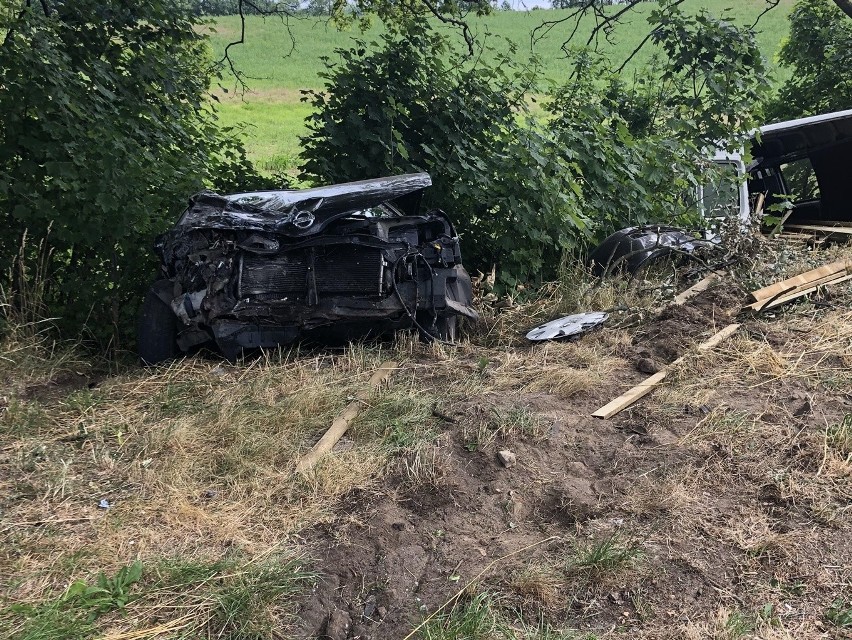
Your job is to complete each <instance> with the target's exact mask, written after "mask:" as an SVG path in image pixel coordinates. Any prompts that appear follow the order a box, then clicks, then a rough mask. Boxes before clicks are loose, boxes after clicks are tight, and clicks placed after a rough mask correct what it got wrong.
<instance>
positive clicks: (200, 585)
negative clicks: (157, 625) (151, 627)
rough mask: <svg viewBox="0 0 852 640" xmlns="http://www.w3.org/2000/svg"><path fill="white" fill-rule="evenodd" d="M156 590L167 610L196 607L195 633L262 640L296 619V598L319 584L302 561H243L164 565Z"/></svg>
mask: <svg viewBox="0 0 852 640" xmlns="http://www.w3.org/2000/svg"><path fill="white" fill-rule="evenodd" d="M158 572H159V574H160V578H159V580H158V581H157V582H156V584H155V585H154V587H155V591H156V593H157V595H158V596H159V598H160V599H163V598H164V596H165V597H167V598H168V600H169V601H170V602H171V603H172V604H171V605H163V606H164V608H166V609H168V608H169V607H170V606H171V607H174V609H175V611H176V612H178V611H180V613H184V612H183V609H185V608H186V607H187V606H188V605H190V604H192V605H193V606H194V618H195V619H194V621H193V623H192V625H190V626H192V627H194V628H197V629H206V631H207V636H208V637H211V638H223V637H224V638H230V639H232V640H261V639H263V638H269V637H272V636H275V635H276V633H277V627H279V626H280V625H281V624H282V623H284V622H287V621H288V620H289V619H290V618H291V616H292V613H293V606H292V598H293V596H295V595H296V594H297V593H299V592H300V591H301V589H302V588H303V587H304V586H306V585H308V584H311V583H313V581H314V580H315V579H316V575H315V574H314V573H312V572H310V571H308V570H307V569H306V568H305V566H304V562H303V560H302V559H301V558H298V557H293V556H273V557H270V558H265V559H262V560H260V561H243V560H242V559H241V558H240V557H239V556H232V557H228V558H223V559H220V560H217V561H214V562H209V563H208V562H199V561H183V560H177V561H164V562H162V563H161V564H160V566H159V567H158Z"/></svg>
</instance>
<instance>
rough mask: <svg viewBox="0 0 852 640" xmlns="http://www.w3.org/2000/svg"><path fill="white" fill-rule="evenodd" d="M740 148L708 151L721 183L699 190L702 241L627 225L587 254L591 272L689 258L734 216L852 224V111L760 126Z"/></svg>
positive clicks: (744, 220) (824, 226)
mask: <svg viewBox="0 0 852 640" xmlns="http://www.w3.org/2000/svg"><path fill="white" fill-rule="evenodd" d="M749 151H750V157H751V161H750V162H749V163H748V164H746V161H745V158H744V156H745V154H744V150H741V151H740V152H728V151H726V150H724V149H721V148H720V149H715V150H713V151H712V154H711V157H708V160H711V161H712V162H713V164H714V165H716V167H717V168H718V169H719V174H720V176H719V179H718V180H717V181H715V182H714V183H713V184H704V185H699V186H698V187H697V189H696V194H695V197H696V203H697V205H698V213H699V214H700V215H701V217H702V218H703V219H704V221H705V223H706V229H705V230H704V232H703V234H702V235H703V237H701V238H699V237H698V236H696V235H695V234H691V233H689V232H687V231H684V230H679V229H675V228H673V227H665V226H661V225H647V226H644V227H631V228H628V229H622V230H620V231H617V232H615V233H614V234H612V235H611V236H609V237H608V238H606V239H605V240H604V241H603V242H602V243H601V245H600V246H599V247H598V248H596V249H595V251H593V252H592V254H591V255H590V263H591V267H592V269H593V271H594V272H595V273H596V274H598V275H602V274H604V273H610V272H612V271H614V270H616V269H624V270H626V271H628V272H630V273H634V272H635V271H636V270H637V269H639V268H641V267H642V266H644V265H646V264H647V263H649V262H652V261H654V260H656V259H658V258H661V257H671V256H674V255H686V256H688V255H691V254H692V252H693V251H694V250H695V249H697V248H702V247H709V246H712V243H714V242H717V241H718V228H719V227H720V226H721V225H722V224H724V221H725V220H730V219H733V220H735V221H738V224H739V225H740V226H741V227H743V228H745V227H747V226H748V225H750V224H752V222H754V221H758V222H759V221H760V219H761V217H762V216H763V215H764V214H765V213H766V212H769V211H773V210H777V209H779V208H780V209H782V210H784V211H785V212H786V213H785V214H784V215H783V216H780V219H781V220H782V221H783V222H784V224H785V225H786V226H788V227H791V228H796V227H799V228H802V229H804V230H811V229H816V230H822V231H831V230H832V229H837V230H838V232H840V231H841V230H842V229H843V228H844V227H849V226H850V223H852V207H849V204H848V203H849V196H850V187H849V180H848V177H847V173H848V169H849V166H850V164H852V109H848V110H845V111H837V112H833V113H824V114H821V115H817V116H811V117H808V118H799V119H797V120H789V121H786V122H778V123H775V124H769V125H765V126H763V127H760V129H758V130H756V131H754V132H753V133H752V136H751V141H750V142H749Z"/></svg>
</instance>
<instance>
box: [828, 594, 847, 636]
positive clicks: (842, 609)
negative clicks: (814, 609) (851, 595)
mask: <svg viewBox="0 0 852 640" xmlns="http://www.w3.org/2000/svg"><path fill="white" fill-rule="evenodd" d="M824 617H825V619H826V621H828V622H830V623H831V624H833V625H834V626H835V627H840V628H841V629H852V601H850V600H843V599H839V600H835V601H834V603H833V604H832V605H831V607H829V608H828V609H826V611H825V614H824Z"/></svg>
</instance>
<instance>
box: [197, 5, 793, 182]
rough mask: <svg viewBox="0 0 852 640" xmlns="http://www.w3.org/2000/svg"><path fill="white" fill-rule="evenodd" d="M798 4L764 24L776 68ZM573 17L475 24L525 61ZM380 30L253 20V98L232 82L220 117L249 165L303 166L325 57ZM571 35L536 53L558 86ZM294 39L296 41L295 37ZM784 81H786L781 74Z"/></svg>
mask: <svg viewBox="0 0 852 640" xmlns="http://www.w3.org/2000/svg"><path fill="white" fill-rule="evenodd" d="M793 4H794V0H781V3H780V5H779V6H778V7H777V8H775V9H773V10H772V11H770V12H769V13H768V14H766V15H765V16H763V18H762V19H761V21H760V23H759V25H758V27H757V32H758V34H757V35H758V40H759V42H760V44H761V46H762V47H763V51H764V52H765V55H766V58H767V59H768V60H769V62H770V65H773V66H774V63H775V59H776V56H777V53H778V49H779V47H780V45H781V42H782V41H783V39H784V37H785V36H786V34H787V30H788V23H787V16H788V15H789V13H790V10H791V9H792V6H793ZM652 7H653V4H652V3H647V4H646V5H641V7H640V8H638V9H636V10H635V13H634V14H632V15H631V17H630V19H629V21H626V22H625V23H624V24H622V25H621V26H620V27H619V28H617V29H616V31H615V32H614V34H613V38H612V42H601V43H600V49H601V50H602V51H605V52H606V53H607V55H609V56H610V57H611V59H612V60H614V61H621V60H624V59H625V58H626V57H627V56H628V55H629V53H630V52H631V51H632V50H633V49H634V48H635V47H636V45H637V44H638V43H639V41H640V40H641V38H642V37H643V36H644V35H645V34H646V33H647V22H646V20H647V15H648V13H649V12H650V10H651V8H652ZM683 7H684V10H685V11H687V12H690V11H695V10H697V9H699V8H701V7H704V8H706V9H707V10H708V11H710V12H711V13H713V14H716V15H719V14H721V13H722V12H725V15H727V16H729V18H730V19H731V20H732V21H733V22H735V23H736V24H739V25H746V26H749V25H751V24H752V23H753V22H754V20H755V18H756V17H757V15H758V14H759V13H760V12H761V11H762V10H763V9H764V8H765V7H766V2H765V0H687V1H686V2H685V3H684V5H683ZM568 13H569V11H567V10H563V11H557V10H537V11H529V12H521V11H499V12H496V13H494V14H492V15H490V16H485V17H482V18H472V19H471V23H472V25H473V28H474V31H475V32H476V34H477V36H478V37H479V39H480V41H484V42H485V43H486V44H487V45H489V46H491V47H494V48H495V49H497V50H502V51H508V50H509V47H510V44H509V43H510V42H511V43H514V44H515V45H517V47H518V49H517V53H516V55H517V56H518V58H519V59H521V60H524V59H526V58H528V57H529V55H530V53H531V46H530V34H531V32H532V31H533V29H535V27H537V26H538V25H540V24H542V23H543V22H545V21H548V20H554V19H558V18H560V17H564V16H566V15H568ZM213 27H214V29H215V31H214V33H212V40H211V45H212V49H213V53H214V55H217V56H221V53H222V51H223V49H224V47H225V45H226V44H227V43H228V42H230V41H232V40H234V39H236V38H237V37H238V34H239V20H238V18H236V17H235V16H229V17H223V18H219V19H217V20H216V22H215V24H214V25H213ZM590 28H591V22H590V21H588V22H586V23H585V24H584V25H583V26H582V27H581V30H580V32H578V36H577V37H576V39H575V42H577V43H581V42H585V37H584V36H583V32H584V31H585V33H588V32H589V30H590ZM380 30H381V27H380V26H378V25H374V26H373V27H372V28H371V29H370V30H369V31H368V32H366V33H361V31H360V30H358V29H355V28H353V29H350V30H347V31H338V30H337V29H336V28H335V27H334V26H333V25H331V24H329V23H328V21H327V20H326V19H323V18H304V19H294V20H291V21H290V23H289V25H287V24H284V23H283V22H282V21H281V20H279V19H263V18H260V17H250V18H249V19H248V21H247V27H246V43H245V44H243V45H240V46H238V47H233V48H232V54H233V55H232V57H233V59H234V60H235V61H236V63H237V66H238V68H239V69H240V70H241V71H242V72H243V73H245V74H246V76H247V77H248V84H249V87H250V89H249V91H248V92H247V93H245V94H244V95H239V94H237V93H235V92H234V83H233V80H232V79H229V78H225V80H223V85H224V86H225V88H226V89H228V93H227V94H225V93H224V92H222V93H220V94H219V97H220V99H221V105H220V114H221V119H222V122H223V123H224V124H226V125H245V128H244V133H243V135H244V137H245V141H246V145H247V148H248V150H249V154H250V157H251V158H252V160H254V161H255V162H256V163H257V164H258V166H259V167H260V168H261V169H263V170H265V171H273V170H276V169H286V168H290V167H292V166H294V165H295V164H296V163H297V159H298V155H299V147H300V146H299V140H298V137H299V136H300V135H302V134H303V133H304V132H305V126H304V119H305V117H306V116H307V115H309V114H310V111H311V108H310V106H309V105H307V104H305V103H303V102H301V97H302V94H301V90H303V89H317V88H321V87H322V86H323V85H322V79H321V78H320V77H319V74H320V72H321V71H322V70H323V68H324V67H323V62H322V58H323V57H324V56H327V57H329V58H330V59H331V60H334V58H335V54H334V50H335V49H336V48H341V47H348V46H350V45H351V44H352V43H353V42H354V40H355V39H363V40H365V41H366V42H367V43H369V42H371V41H373V40H375V39H376V37H377V36H378V35H379V34H380ZM567 33H568V27H567V26H566V25H562V26H557V27H555V28H554V29H552V30H551V31H550V32H549V33H548V34H547V36H546V37H544V38H543V39H541V40H539V41H538V42H537V43H536V45H535V47H534V48H533V51H534V52H535V54H536V55H537V56H539V58H540V59H541V61H542V73H543V76H544V78H543V79H546V80H550V81H554V82H559V81H561V80H563V79H564V78H565V77H566V74H567V69H566V63H565V59H564V54H563V52H562V50H561V48H560V47H561V44H562V42H563V40H564V39H565V38H566V37H567ZM291 36H292V37H291ZM651 53H652V49H651V47H647V48H646V49H645V50H644V51H643V52H642V54H641V55H640V56H637V58H636V60H635V61H634V62H633V63H632V64H631V65H629V66H628V68H627V69H626V70H625V73H626V74H631V73H635V72H636V71H637V70H639V69H640V68H641V66H642V64H643V63H644V62H646V61H647V59H648V58H649V56H650V55H651ZM776 75H777V76H780V75H781V74H776Z"/></svg>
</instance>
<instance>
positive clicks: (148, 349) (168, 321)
mask: <svg viewBox="0 0 852 640" xmlns="http://www.w3.org/2000/svg"><path fill="white" fill-rule="evenodd" d="M155 287H156V285H154V287H152V288H151V289H149V290H148V293H147V294H146V296H145V300H144V301H143V302H142V308H141V309H140V311H139V321H138V324H137V326H136V348H137V350H138V352H139V358H140V359H141V360H142V364H146V365H151V364H157V363H159V362H163V361H165V360H170V359H172V358H174V357H175V356H176V355H177V353H178V348H177V340H176V339H177V316H175V313H174V311H172V309H171V307H169V306H168V305H167V304H166V303H165V302H163V301H162V300H161V299H160V297H159V296H158V295H157V293H156V291H155V290H154V289H155Z"/></svg>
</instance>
